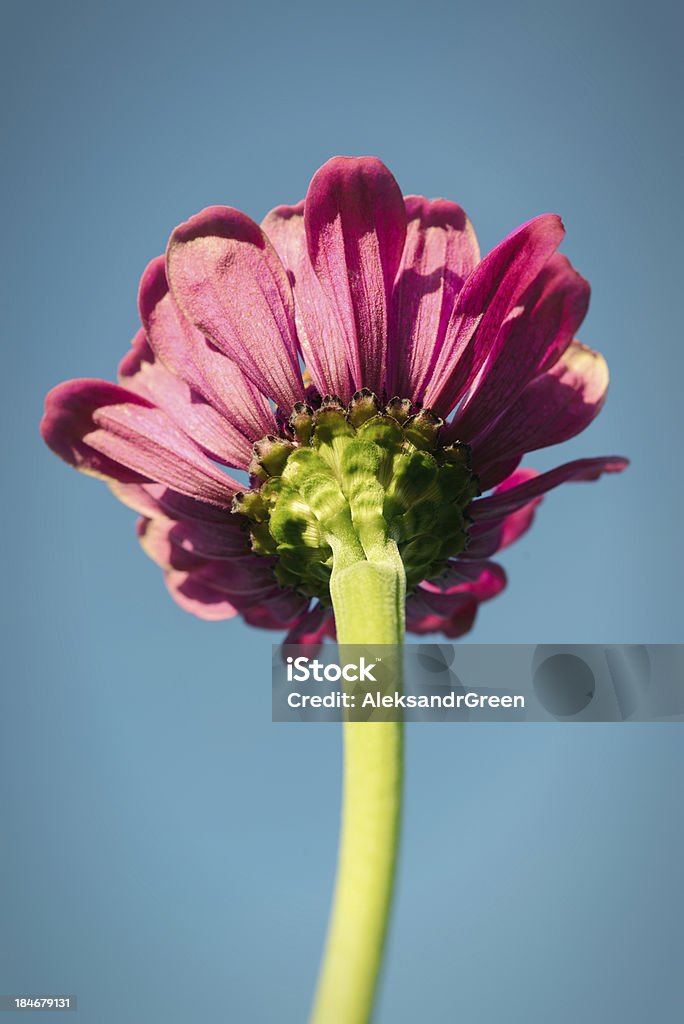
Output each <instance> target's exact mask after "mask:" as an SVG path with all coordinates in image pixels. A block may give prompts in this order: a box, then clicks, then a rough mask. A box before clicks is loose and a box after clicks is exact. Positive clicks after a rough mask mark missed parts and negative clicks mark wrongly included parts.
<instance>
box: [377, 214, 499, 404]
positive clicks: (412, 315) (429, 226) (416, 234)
mask: <svg viewBox="0 0 684 1024" xmlns="http://www.w3.org/2000/svg"><path fill="white" fill-rule="evenodd" d="M405 204H406V217H407V221H408V225H407V232H406V243H405V245H404V252H403V256H402V259H401V265H400V267H399V272H398V274H397V279H396V282H395V284H394V290H393V293H392V306H391V313H390V332H389V350H388V354H387V363H388V368H387V378H388V381H387V393H388V395H390V396H391V395H404V396H407V397H410V396H414V395H420V394H422V393H423V391H424V390H425V384H426V382H427V380H428V378H429V376H430V369H431V366H432V365H433V363H434V360H435V359H436V357H437V353H438V352H439V350H440V348H441V347H442V343H443V341H444V336H445V333H446V329H447V325H448V323H449V317H450V316H451V312H452V310H453V307H454V303H455V301H456V297H457V295H458V293H459V292H460V290H461V288H462V287H463V283H464V281H465V279H466V278H467V277H468V276H469V275H470V274H471V273H472V271H473V270H474V269H475V267H476V266H477V264H478V263H479V260H480V250H479V247H478V244H477V238H476V237H475V232H474V230H473V227H472V224H471V223H470V221H469V220H468V218H467V217H466V215H465V213H464V212H463V210H462V209H461V207H460V206H457V205H456V203H451V202H448V201H447V200H446V199H435V200H432V201H430V200H428V199H424V198H423V197H422V196H406V197H405Z"/></svg>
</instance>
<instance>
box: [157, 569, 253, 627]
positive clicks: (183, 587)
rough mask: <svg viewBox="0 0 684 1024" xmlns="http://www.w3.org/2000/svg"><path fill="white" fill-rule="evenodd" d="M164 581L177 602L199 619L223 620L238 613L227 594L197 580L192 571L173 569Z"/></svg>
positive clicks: (208, 620)
mask: <svg viewBox="0 0 684 1024" xmlns="http://www.w3.org/2000/svg"><path fill="white" fill-rule="evenodd" d="M164 582H165V583H166V586H167V589H168V591H169V593H170V595H171V597H172V598H173V599H174V601H175V602H176V604H178V605H179V606H180V607H181V608H182V609H183V611H186V612H189V613H190V615H195V616H196V617H197V618H198V619H204V620H206V621H207V622H221V621H224V620H225V619H232V618H234V617H235V616H236V615H237V614H238V611H237V608H236V607H235V606H234V605H233V604H231V603H230V601H229V600H228V598H227V596H226V595H225V594H223V593H221V591H220V590H214V589H213V587H208V586H206V585H205V584H203V583H202V582H201V581H198V580H195V579H194V577H193V575H192V573H189V572H178V571H176V570H173V569H172V570H170V571H169V572H166V573H165V574H164Z"/></svg>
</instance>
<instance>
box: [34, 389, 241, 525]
mask: <svg viewBox="0 0 684 1024" xmlns="http://www.w3.org/2000/svg"><path fill="white" fill-rule="evenodd" d="M41 430H42V433H43V437H44V439H45V441H46V442H47V444H48V445H49V446H50V447H51V448H52V449H53V451H55V452H56V453H57V455H59V456H60V457H61V458H63V459H65V461H67V462H69V463H70V464H71V465H72V466H75V467H76V468H77V469H80V470H82V471H83V472H86V473H94V474H95V475H101V476H105V477H109V478H112V479H114V480H119V481H121V482H122V483H133V482H143V481H145V480H151V481H154V482H157V483H163V484H166V485H167V486H169V487H172V488H174V489H175V490H177V491H180V492H181V493H183V494H187V495H190V496H191V497H196V498H199V499H200V500H203V501H207V502H211V503H214V504H218V505H224V506H225V505H229V504H230V503H231V501H232V496H233V494H234V493H235V492H236V491H237V490H240V487H239V485H238V484H237V483H236V482H235V481H233V480H231V479H230V477H228V476H226V475H225V474H224V473H222V472H221V471H220V470H219V469H217V467H216V466H214V465H213V463H212V462H211V461H210V460H209V459H208V458H207V457H206V456H205V455H204V454H203V453H202V452H201V451H200V449H199V448H198V447H197V446H196V445H195V444H194V443H193V442H192V441H191V440H190V439H189V438H188V437H187V436H186V435H185V434H183V433H182V432H181V431H180V430H179V429H178V427H176V426H175V425H174V424H173V423H172V421H171V420H170V419H169V418H168V416H167V415H166V414H165V413H164V412H162V411H161V409H157V408H155V407H154V406H153V405H152V404H151V403H150V402H148V401H147V400H146V399H144V398H142V397H141V396H139V395H136V394H134V393H133V392H132V391H128V390H126V389H125V388H121V387H118V386H117V385H116V384H109V383H107V382H106V381H99V380H74V381H67V382H65V383H64V384H59V385H58V386H57V387H56V388H53V389H52V391H51V392H50V393H49V394H48V396H47V398H46V400H45V416H44V418H43V422H42V424H41Z"/></svg>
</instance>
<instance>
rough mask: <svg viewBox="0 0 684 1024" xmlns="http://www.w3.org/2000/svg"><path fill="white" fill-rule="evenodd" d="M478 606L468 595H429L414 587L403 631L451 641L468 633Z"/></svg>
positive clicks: (427, 592) (429, 593)
mask: <svg viewBox="0 0 684 1024" xmlns="http://www.w3.org/2000/svg"><path fill="white" fill-rule="evenodd" d="M478 604H479V602H478V600H477V598H476V597H473V595H472V594H467V593H466V594H440V593H431V592H429V591H426V590H423V589H422V588H421V587H418V588H417V589H416V590H415V591H414V593H413V594H411V595H410V596H409V597H408V599H407V601H406V629H407V631H408V632H410V633H419V634H425V633H443V634H444V636H446V637H448V638H449V639H450V640H455V639H456V638H457V637H459V636H463V635H464V634H465V633H468V632H469V631H470V630H471V629H472V627H473V623H474V622H475V616H476V615H477V609H478Z"/></svg>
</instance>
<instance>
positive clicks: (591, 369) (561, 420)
mask: <svg viewBox="0 0 684 1024" xmlns="http://www.w3.org/2000/svg"><path fill="white" fill-rule="evenodd" d="M607 390H608V367H607V365H606V361H605V359H604V358H603V356H602V355H601V354H600V353H599V352H594V351H593V350H592V349H590V348H587V347H586V346H585V345H581V344H580V343H579V342H577V341H575V342H573V343H572V345H570V347H569V348H568V349H567V350H566V352H565V353H564V354H563V355H562V356H561V358H560V359H559V360H558V362H557V363H555V364H554V365H553V366H552V367H551V369H550V370H548V371H547V372H546V373H543V374H541V375H540V376H539V377H537V378H536V380H533V381H532V382H531V383H530V384H528V385H527V387H526V388H525V390H524V391H523V392H522V394H521V395H520V396H519V398H518V399H517V400H516V401H515V402H514V403H513V405H512V406H511V407H510V408H509V409H507V410H506V412H505V413H504V414H503V416H501V418H500V419H499V421H498V422H497V423H495V424H494V426H493V427H492V428H491V429H490V430H489V431H488V432H487V433H486V434H485V435H484V436H483V438H482V439H478V440H477V441H475V442H474V449H473V451H474V454H473V461H474V465H475V468H476V469H479V468H481V467H485V466H489V465H490V464H491V463H495V462H499V461H501V460H502V459H504V458H509V457H511V456H513V455H522V454H523V453H524V452H531V451H534V450H535V449H537V448H546V447H548V446H549V445H553V444H560V443H561V442H563V441H567V440H569V439H570V438H571V437H575V435H576V434H579V433H581V432H582V431H583V430H585V429H586V427H588V426H589V424H590V423H591V422H592V420H593V419H594V418H595V417H596V416H597V415H598V414H599V412H600V411H601V409H602V408H603V403H604V401H605V398H606V391H607Z"/></svg>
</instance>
